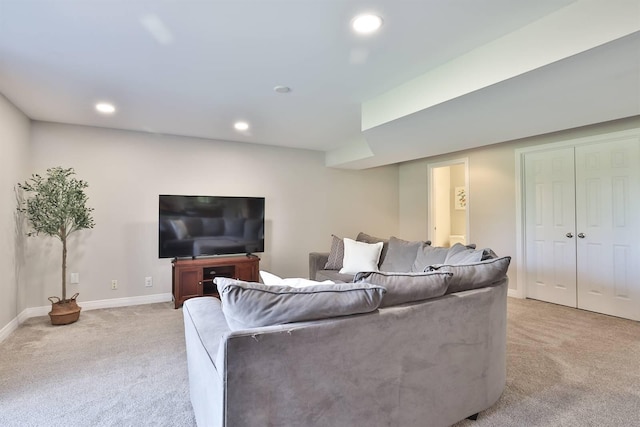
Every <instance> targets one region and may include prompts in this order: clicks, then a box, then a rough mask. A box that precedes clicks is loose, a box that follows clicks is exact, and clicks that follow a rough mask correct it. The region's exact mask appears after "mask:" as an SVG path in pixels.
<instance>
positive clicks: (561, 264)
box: [524, 148, 576, 307]
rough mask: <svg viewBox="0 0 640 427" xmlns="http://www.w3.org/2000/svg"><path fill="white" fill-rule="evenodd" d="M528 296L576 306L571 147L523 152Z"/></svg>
mask: <svg viewBox="0 0 640 427" xmlns="http://www.w3.org/2000/svg"><path fill="white" fill-rule="evenodd" d="M524 199H525V227H526V229H525V233H526V236H525V241H526V248H525V252H526V253H525V257H526V260H525V268H526V280H527V283H526V287H527V297H529V298H534V299H539V300H542V301H548V302H553V303H556V304H562V305H568V306H571V307H575V306H576V237H575V236H574V233H575V175H574V152H573V148H564V149H558V150H550V151H545V152H538V153H529V154H526V155H525V195H524Z"/></svg>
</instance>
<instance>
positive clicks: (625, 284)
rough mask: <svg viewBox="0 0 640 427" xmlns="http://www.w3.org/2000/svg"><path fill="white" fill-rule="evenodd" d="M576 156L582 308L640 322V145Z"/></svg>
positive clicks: (632, 141) (614, 144) (590, 149)
mask: <svg viewBox="0 0 640 427" xmlns="http://www.w3.org/2000/svg"><path fill="white" fill-rule="evenodd" d="M575 155H576V212H577V215H576V231H577V236H578V239H577V281H578V288H577V302H578V307H579V308H583V309H585V310H591V311H597V312H599V313H605V314H610V315H613V316H620V317H625V318H629V319H635V320H640V251H639V250H638V248H639V247H640V140H639V139H638V138H637V137H636V138H628V139H624V140H617V141H608V142H602V143H598V144H591V145H586V146H578V147H576V149H575Z"/></svg>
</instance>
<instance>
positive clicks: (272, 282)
mask: <svg viewBox="0 0 640 427" xmlns="http://www.w3.org/2000/svg"><path fill="white" fill-rule="evenodd" d="M260 278H261V279H262V283H264V284H265V285H267V286H289V287H290V288H305V287H307V286H315V285H334V284H335V282H332V281H331V280H325V281H324V282H316V281H315V280H309V279H302V278H297V277H295V278H288V279H283V278H281V277H278V276H276V275H275V274H272V273H269V272H268V271H263V270H260Z"/></svg>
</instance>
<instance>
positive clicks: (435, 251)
mask: <svg viewBox="0 0 640 427" xmlns="http://www.w3.org/2000/svg"><path fill="white" fill-rule="evenodd" d="M448 252H449V248H443V247H441V246H431V245H426V244H425V245H421V246H420V248H419V249H418V251H417V254H416V260H415V261H414V263H413V267H412V268H411V271H412V272H414V273H419V272H422V271H425V268H427V267H429V266H430V265H435V264H443V263H444V260H445V259H446V258H447V253H448Z"/></svg>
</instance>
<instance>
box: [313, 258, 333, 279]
mask: <svg viewBox="0 0 640 427" xmlns="http://www.w3.org/2000/svg"><path fill="white" fill-rule="evenodd" d="M328 260H329V252H310V253H309V279H310V280H316V272H317V271H318V270H324V266H325V265H326V264H327V261H328Z"/></svg>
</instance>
